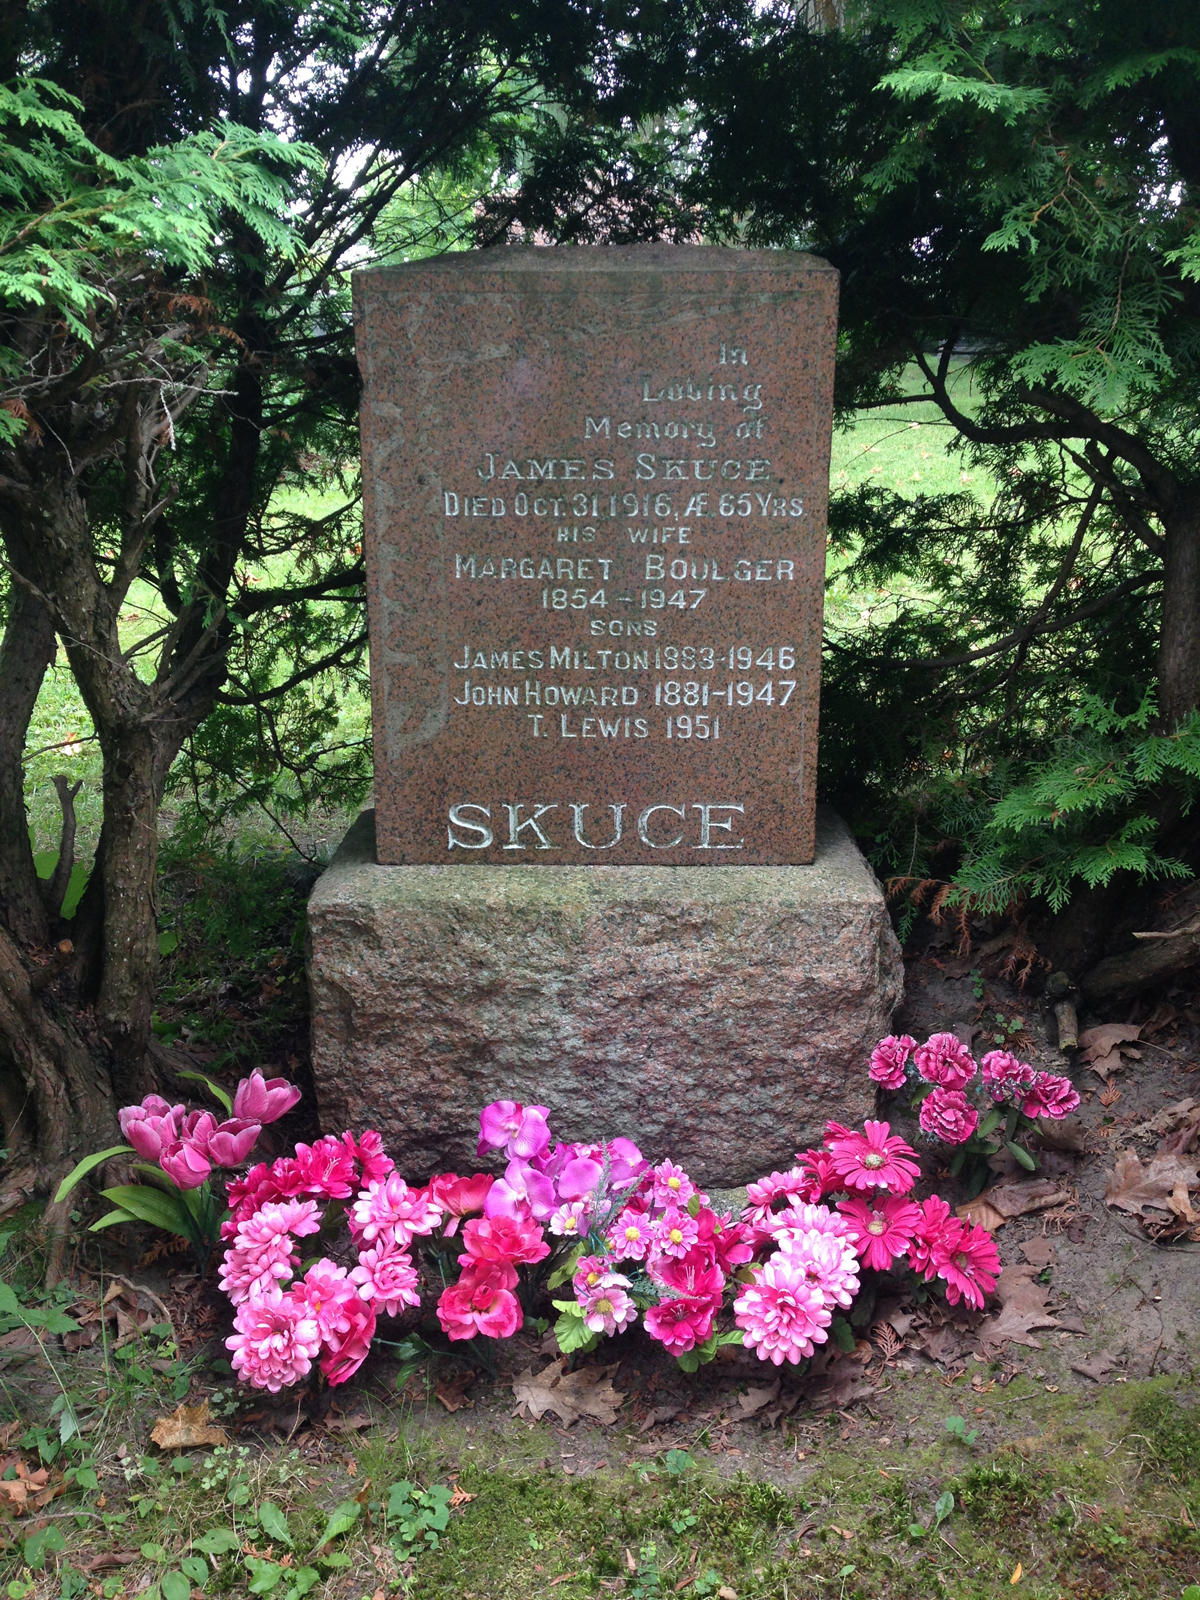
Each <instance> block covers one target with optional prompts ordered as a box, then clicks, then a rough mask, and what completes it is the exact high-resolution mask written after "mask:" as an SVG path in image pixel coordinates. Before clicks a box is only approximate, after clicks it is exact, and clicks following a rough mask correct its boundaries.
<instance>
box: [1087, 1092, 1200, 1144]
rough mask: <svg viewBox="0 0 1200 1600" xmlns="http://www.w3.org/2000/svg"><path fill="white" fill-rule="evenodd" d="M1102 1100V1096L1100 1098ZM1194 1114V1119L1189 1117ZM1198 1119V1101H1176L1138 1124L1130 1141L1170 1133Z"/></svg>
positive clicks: (1199, 1111)
mask: <svg viewBox="0 0 1200 1600" xmlns="http://www.w3.org/2000/svg"><path fill="white" fill-rule="evenodd" d="M1101 1098H1102V1099H1103V1096H1101ZM1192 1113H1194V1117H1193V1116H1192V1115H1191V1114H1192ZM1195 1118H1200V1100H1193V1099H1191V1098H1190V1097H1189V1098H1188V1099H1186V1100H1176V1102H1175V1104H1174V1105H1173V1106H1164V1107H1163V1108H1162V1110H1161V1111H1156V1112H1155V1114H1154V1115H1153V1116H1152V1117H1150V1118H1149V1119H1148V1120H1147V1121H1145V1122H1139V1123H1138V1125H1137V1127H1136V1128H1134V1130H1133V1132H1132V1133H1131V1134H1130V1135H1129V1137H1130V1138H1131V1139H1148V1138H1150V1137H1151V1136H1152V1135H1154V1134H1164V1133H1170V1132H1171V1131H1172V1129H1173V1128H1176V1127H1178V1126H1179V1124H1180V1123H1181V1122H1184V1121H1190V1120H1194V1119H1195Z"/></svg>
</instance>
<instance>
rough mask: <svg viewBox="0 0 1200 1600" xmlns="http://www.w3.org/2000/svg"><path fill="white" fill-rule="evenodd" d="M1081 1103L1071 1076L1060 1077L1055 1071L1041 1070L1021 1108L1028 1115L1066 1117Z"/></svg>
mask: <svg viewBox="0 0 1200 1600" xmlns="http://www.w3.org/2000/svg"><path fill="white" fill-rule="evenodd" d="M1078 1104H1079V1096H1078V1094H1077V1093H1076V1091H1075V1086H1074V1084H1073V1083H1072V1082H1071V1080H1070V1078H1060V1077H1058V1076H1057V1074H1055V1073H1053V1072H1039V1073H1038V1074H1037V1075H1036V1076H1035V1078H1034V1080H1033V1083H1032V1084H1031V1085H1030V1087H1029V1092H1028V1094H1027V1095H1026V1096H1025V1101H1024V1104H1023V1105H1022V1106H1021V1110H1022V1111H1023V1112H1024V1113H1025V1115H1026V1116H1027V1117H1053V1118H1055V1119H1056V1120H1057V1119H1058V1118H1059V1117H1065V1116H1066V1115H1067V1114H1068V1112H1071V1111H1074V1110H1075V1108H1076V1107H1077V1106H1078Z"/></svg>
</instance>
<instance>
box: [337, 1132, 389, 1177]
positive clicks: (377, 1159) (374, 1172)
mask: <svg viewBox="0 0 1200 1600" xmlns="http://www.w3.org/2000/svg"><path fill="white" fill-rule="evenodd" d="M342 1143H343V1144H344V1145H345V1146H346V1149H347V1150H348V1151H349V1152H350V1154H351V1156H353V1158H354V1160H355V1161H356V1162H357V1163H358V1165H359V1167H360V1169H361V1171H362V1181H363V1183H364V1184H368V1183H381V1182H382V1181H383V1179H384V1178H386V1177H387V1175H388V1173H389V1172H393V1171H394V1170H395V1166H396V1163H395V1162H394V1161H393V1160H392V1158H391V1156H389V1155H387V1154H386V1153H385V1151H384V1148H383V1139H382V1137H381V1136H380V1135H379V1134H377V1133H376V1132H375V1130H374V1128H365V1129H364V1130H363V1136H362V1138H361V1139H356V1138H355V1137H354V1135H353V1134H352V1133H344V1134H343V1135H342Z"/></svg>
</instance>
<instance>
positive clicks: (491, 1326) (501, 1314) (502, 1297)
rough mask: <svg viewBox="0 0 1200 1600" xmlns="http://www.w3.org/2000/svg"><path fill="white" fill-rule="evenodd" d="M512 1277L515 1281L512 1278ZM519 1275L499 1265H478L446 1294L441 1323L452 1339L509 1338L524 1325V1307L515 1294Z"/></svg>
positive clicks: (439, 1311)
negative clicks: (476, 1337)
mask: <svg viewBox="0 0 1200 1600" xmlns="http://www.w3.org/2000/svg"><path fill="white" fill-rule="evenodd" d="M508 1274H511V1280H510V1278H509V1276H508ZM515 1282H516V1273H515V1272H514V1271H513V1269H512V1268H511V1267H509V1268H508V1269H507V1272H506V1269H505V1268H504V1267H503V1266H502V1265H500V1264H498V1263H492V1264H488V1263H484V1262H477V1263H476V1264H475V1265H474V1266H473V1267H469V1268H468V1269H467V1270H466V1271H465V1272H464V1273H463V1275H462V1277H461V1278H460V1279H459V1280H458V1282H457V1283H456V1284H454V1285H453V1287H452V1288H449V1289H444V1290H443V1291H442V1296H441V1299H440V1300H439V1301H438V1304H437V1314H438V1321H439V1322H440V1323H441V1325H442V1331H443V1332H444V1333H445V1334H446V1335H447V1337H448V1338H450V1339H473V1338H474V1337H475V1335H476V1334H477V1333H483V1334H486V1335H487V1336H488V1337H489V1338H491V1339H507V1338H509V1337H511V1335H512V1334H514V1333H516V1331H517V1329H518V1328H519V1327H520V1326H521V1322H522V1316H521V1307H520V1304H519V1302H518V1300H517V1297H516V1296H515V1295H514V1294H513V1293H512V1292H511V1285H512V1284H513V1283H515Z"/></svg>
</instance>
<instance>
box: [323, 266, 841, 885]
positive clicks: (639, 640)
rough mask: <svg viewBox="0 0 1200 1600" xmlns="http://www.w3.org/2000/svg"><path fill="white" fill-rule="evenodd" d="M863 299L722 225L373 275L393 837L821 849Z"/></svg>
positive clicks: (804, 852) (411, 853)
mask: <svg viewBox="0 0 1200 1600" xmlns="http://www.w3.org/2000/svg"><path fill="white" fill-rule="evenodd" d="M836 302H837V275H836V273H835V272H834V270H833V269H832V268H831V267H829V266H827V265H826V264H825V263H823V262H821V261H819V260H816V259H815V258H813V257H810V256H805V255H800V254H796V253H793V252H787V251H751V250H747V251H742V250H727V249H718V248H709V247H700V246H659V245H637V246H630V247H595V248H593V247H578V248H565V247H564V248H556V249H528V248H522V249H501V250H494V251H485V252H475V253H466V254H461V255H452V256H445V257H441V258H439V259H437V260H433V261H425V262H418V263H414V264H412V265H409V266H404V267H396V268H386V269H379V270H375V271H370V272H364V273H360V274H358V275H356V279H355V304H356V316H357V319H358V352H359V362H360V365H361V367H362V371H363V376H364V381H365V398H364V405H363V414H362V441H363V467H364V481H365V508H366V526H365V545H366V556H367V571H368V603H369V618H370V631H371V665H372V687H373V702H374V727H375V802H376V828H377V847H378V851H379V861H380V862H381V863H386V864H396V865H399V864H407V863H438V864H441V863H445V864H457V863H476V864H478V863H481V862H483V863H496V864H500V863H523V864H532V863H538V864H541V865H586V864H605V865H609V866H614V865H620V866H624V865H635V864H636V865H652V866H661V865H688V866H696V865H716V864H719V865H735V864H736V865H740V866H751V865H763V864H785V865H786V864H797V863H804V862H809V861H811V860H812V858H813V849H814V831H813V830H814V806H815V796H816V790H815V781H816V753H817V704H818V691H819V675H820V649H821V622H822V604H823V583H824V571H825V514H826V500H827V493H828V467H829V437H830V419H831V406H832V382H833V352H834V338H835V326H836Z"/></svg>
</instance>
